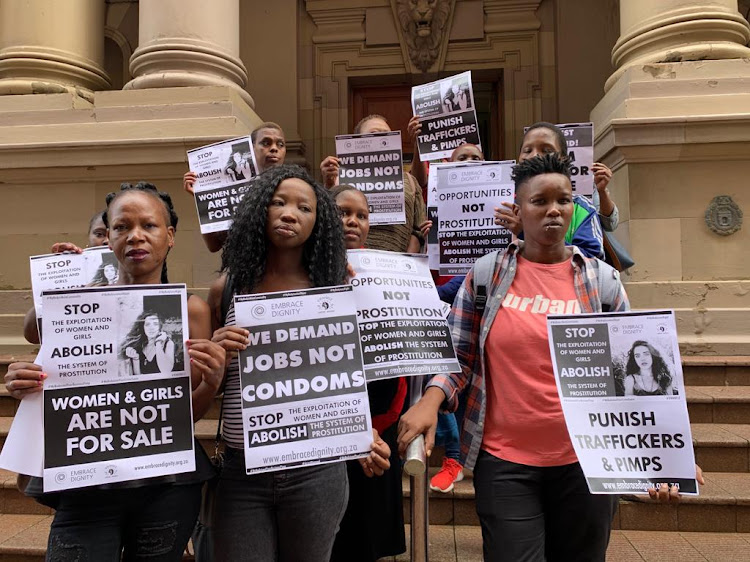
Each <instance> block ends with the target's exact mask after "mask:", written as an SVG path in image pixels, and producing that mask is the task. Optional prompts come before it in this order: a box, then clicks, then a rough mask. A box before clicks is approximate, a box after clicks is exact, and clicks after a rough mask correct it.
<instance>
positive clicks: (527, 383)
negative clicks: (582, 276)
mask: <svg viewBox="0 0 750 562" xmlns="http://www.w3.org/2000/svg"><path fill="white" fill-rule="evenodd" d="M580 311H581V309H580V305H579V303H578V299H577V298H576V293H575V289H574V285H573V266H572V263H571V260H567V261H564V262H562V263H555V264H540V263H535V262H531V261H528V260H526V259H524V258H522V257H520V256H519V257H518V266H517V270H516V276H515V277H514V279H513V283H512V284H511V286H510V289H509V290H508V294H507V295H506V297H505V300H504V301H503V306H501V307H500V310H499V311H498V313H497V316H496V317H495V320H494V321H493V323H492V327H491V328H490V331H489V334H488V335H487V340H486V343H485V347H484V350H485V351H484V354H485V361H486V366H487V373H486V377H485V378H486V386H487V414H486V418H485V426H484V434H483V437H482V449H484V450H485V451H487V452H488V453H490V454H492V455H494V456H496V457H498V458H501V459H504V460H507V461H511V462H515V463H518V464H525V465H528V466H562V465H565V464H571V463H574V462H576V461H577V460H578V458H577V457H576V454H575V451H574V450H573V444H572V443H571V442H570V437H569V436H568V430H567V428H566V426H565V418H564V417H563V412H562V406H561V405H560V399H559V398H558V395H557V387H556V386H555V377H554V374H553V372H552V359H551V357H550V353H549V343H548V339H547V314H578V313H580Z"/></svg>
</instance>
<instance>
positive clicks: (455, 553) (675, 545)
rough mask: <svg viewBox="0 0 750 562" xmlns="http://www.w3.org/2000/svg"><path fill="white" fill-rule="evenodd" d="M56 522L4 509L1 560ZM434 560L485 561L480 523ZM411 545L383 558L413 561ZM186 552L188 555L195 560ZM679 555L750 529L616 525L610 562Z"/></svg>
mask: <svg viewBox="0 0 750 562" xmlns="http://www.w3.org/2000/svg"><path fill="white" fill-rule="evenodd" d="M51 522H52V516H50V515H0V562H42V561H43V560H44V554H45V550H46V545H47V537H48V535H49V527H50V524H51ZM429 533H430V534H429V557H430V561H431V562H481V561H482V534H481V530H480V529H479V527H475V526H461V525H456V526H448V525H430V531H429ZM406 536H407V551H406V552H405V553H404V554H401V555H399V556H396V557H392V558H390V557H389V558H383V559H381V561H380V562H408V560H409V550H408V548H409V545H408V542H409V529H408V526H407V533H406ZM192 559H193V558H192V557H190V556H185V557H184V558H183V560H184V561H189V560H192ZM645 560H663V561H671V560H679V561H680V562H699V561H710V562H727V561H732V562H747V561H750V534H748V533H702V532H700V533H699V532H671V533H669V532H663V531H618V530H616V531H613V532H612V536H611V539H610V544H609V548H608V550H607V562H637V561H645Z"/></svg>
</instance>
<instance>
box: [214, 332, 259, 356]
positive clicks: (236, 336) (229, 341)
mask: <svg viewBox="0 0 750 562" xmlns="http://www.w3.org/2000/svg"><path fill="white" fill-rule="evenodd" d="M249 335H250V332H248V331H247V330H245V329H244V328H240V327H239V326H224V327H223V328H219V329H218V330H216V331H215V332H214V335H213V337H212V338H211V341H212V342H214V343H218V344H219V345H220V346H221V347H223V348H224V351H226V352H227V354H230V355H231V354H233V353H236V352H238V351H242V350H244V349H247V346H248V344H249V343H250V340H249V339H248V336H249Z"/></svg>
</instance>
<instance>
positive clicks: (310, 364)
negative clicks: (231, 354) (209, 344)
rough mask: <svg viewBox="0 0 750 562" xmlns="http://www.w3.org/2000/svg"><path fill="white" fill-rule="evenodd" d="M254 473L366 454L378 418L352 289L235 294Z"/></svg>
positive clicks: (249, 466) (249, 464)
mask: <svg viewBox="0 0 750 562" xmlns="http://www.w3.org/2000/svg"><path fill="white" fill-rule="evenodd" d="M234 309H235V314H236V322H237V325H238V326H241V327H243V328H245V329H247V330H248V331H249V332H250V336H249V339H250V345H248V346H247V349H245V350H243V351H240V353H239V364H240V385H241V386H240V388H241V394H242V423H243V428H244V434H245V467H246V470H247V473H248V474H255V473H260V472H272V471H278V470H284V469H289V468H296V467H300V466H310V465H318V464H325V463H331V462H338V461H344V460H349V459H354V458H359V457H363V456H366V455H367V454H369V451H370V444H371V443H372V420H371V419H370V407H369V402H368V399H367V386H366V381H365V373H364V368H363V366H362V352H361V349H360V343H359V331H358V329H357V316H356V314H357V313H356V305H355V302H354V294H353V292H352V287H350V286H342V287H326V288H319V289H308V290H304V291H294V292H281V293H265V294H257V295H236V296H235V297H234Z"/></svg>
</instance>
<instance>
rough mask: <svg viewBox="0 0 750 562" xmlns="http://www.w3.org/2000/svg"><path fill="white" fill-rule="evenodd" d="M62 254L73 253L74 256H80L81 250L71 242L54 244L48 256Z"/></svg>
mask: <svg viewBox="0 0 750 562" xmlns="http://www.w3.org/2000/svg"><path fill="white" fill-rule="evenodd" d="M63 252H73V253H75V254H82V253H83V250H82V249H81V248H79V247H78V246H76V245H75V244H73V242H55V243H54V244H52V249H51V250H50V254H62V253H63Z"/></svg>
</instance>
